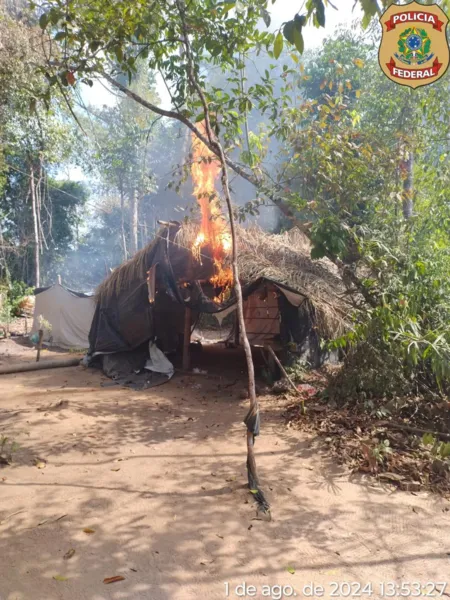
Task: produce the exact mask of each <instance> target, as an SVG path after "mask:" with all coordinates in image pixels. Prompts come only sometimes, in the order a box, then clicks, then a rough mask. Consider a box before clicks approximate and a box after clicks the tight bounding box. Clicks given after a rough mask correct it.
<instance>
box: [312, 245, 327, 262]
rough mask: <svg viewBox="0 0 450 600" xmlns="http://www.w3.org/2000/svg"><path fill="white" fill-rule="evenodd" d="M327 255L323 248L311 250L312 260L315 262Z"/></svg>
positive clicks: (317, 247) (318, 247)
mask: <svg viewBox="0 0 450 600" xmlns="http://www.w3.org/2000/svg"><path fill="white" fill-rule="evenodd" d="M325 254H326V251H325V248H324V247H323V246H316V247H315V248H312V249H311V258H312V259H313V260H315V259H318V258H323V257H324V256H325Z"/></svg>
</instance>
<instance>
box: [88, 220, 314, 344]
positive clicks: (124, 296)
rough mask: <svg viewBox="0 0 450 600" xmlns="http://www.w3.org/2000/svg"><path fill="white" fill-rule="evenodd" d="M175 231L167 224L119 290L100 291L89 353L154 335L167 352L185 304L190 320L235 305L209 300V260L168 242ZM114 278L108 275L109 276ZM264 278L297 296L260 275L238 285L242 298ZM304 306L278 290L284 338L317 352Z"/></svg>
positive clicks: (141, 341)
mask: <svg viewBox="0 0 450 600" xmlns="http://www.w3.org/2000/svg"><path fill="white" fill-rule="evenodd" d="M177 230H178V227H176V226H172V227H169V228H167V229H166V230H165V233H164V235H161V236H158V238H157V239H156V240H155V241H154V242H153V244H151V245H150V246H148V247H147V248H146V249H145V250H143V251H142V252H141V257H140V260H141V261H142V262H141V268H140V271H139V270H138V272H136V273H135V275H134V276H133V277H131V278H129V277H128V279H125V280H126V283H123V282H122V284H121V285H120V286H119V292H117V291H113V292H109V293H106V292H105V291H104V290H103V291H102V290H101V292H100V294H99V295H98V297H97V306H96V311H95V314H94V318H93V321H92V325H91V330H90V333H89V345H90V347H89V353H88V354H89V356H94V355H96V354H107V353H113V352H125V351H131V350H134V349H136V348H138V347H139V346H141V345H142V344H144V343H146V342H148V341H149V340H152V339H155V338H157V339H158V342H159V345H160V347H161V348H162V350H164V351H165V352H170V351H173V350H175V349H176V347H177V346H178V341H179V336H180V335H181V334H182V332H183V322H184V313H185V307H186V306H188V307H190V308H191V309H192V311H193V320H195V318H196V317H197V315H198V314H199V313H201V312H205V313H210V314H212V313H218V312H221V311H223V310H226V309H227V308H229V307H230V306H231V305H233V304H234V303H235V297H234V295H233V294H232V295H231V296H230V298H229V299H228V301H227V302H224V303H222V304H218V303H216V302H214V301H213V300H212V298H213V297H214V296H215V295H216V293H217V290H214V289H213V288H212V286H210V285H208V284H206V285H205V284H204V285H203V287H202V285H200V283H199V281H207V280H208V279H209V278H210V276H211V275H212V274H213V263H212V260H211V259H208V257H207V255H203V257H202V262H201V263H199V262H198V261H193V260H192V254H191V252H190V251H189V250H188V249H186V248H183V247H181V246H179V245H178V244H177V243H176V241H175V240H174V237H175V234H176V231H177ZM167 236H169V237H167ZM155 267H156V272H155V290H154V292H155V295H154V302H152V303H150V302H149V288H148V284H147V279H146V278H147V275H146V274H147V272H148V271H150V269H152V268H155ZM114 276H115V275H114V273H113V274H112V275H111V276H110V278H112V277H114ZM183 282H184V283H183ZM266 282H270V283H273V284H275V285H276V286H277V287H278V288H280V289H285V290H289V291H291V292H293V293H295V294H298V292H297V291H296V290H294V289H292V288H290V287H289V286H286V285H283V284H281V283H279V282H276V281H271V280H268V279H264V278H260V279H258V280H256V281H253V282H251V283H249V284H247V285H245V286H243V296H244V298H246V297H248V296H249V295H250V294H252V293H253V292H254V291H256V290H257V289H258V288H259V287H260V286H262V285H263V284H264V283H266ZM114 289H116V288H114ZM310 308H311V307H310V304H309V303H307V304H305V303H303V304H302V305H301V306H300V307H295V306H293V305H292V304H291V303H290V302H289V301H288V300H287V299H286V298H285V296H284V295H283V294H280V314H281V331H282V337H283V339H284V341H287V340H292V341H295V342H296V343H297V344H299V345H302V344H304V343H305V342H306V341H307V340H308V342H309V344H310V345H312V346H314V347H315V348H316V351H318V337H317V334H316V332H315V330H314V323H313V321H314V311H313V310H312V311H311V310H309V309H310Z"/></svg>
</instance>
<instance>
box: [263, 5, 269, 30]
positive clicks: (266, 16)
mask: <svg viewBox="0 0 450 600" xmlns="http://www.w3.org/2000/svg"><path fill="white" fill-rule="evenodd" d="M261 17H262V18H263V21H264V23H265V24H266V27H270V23H271V18H270V14H269V12H268V11H267V10H266V9H265V8H261Z"/></svg>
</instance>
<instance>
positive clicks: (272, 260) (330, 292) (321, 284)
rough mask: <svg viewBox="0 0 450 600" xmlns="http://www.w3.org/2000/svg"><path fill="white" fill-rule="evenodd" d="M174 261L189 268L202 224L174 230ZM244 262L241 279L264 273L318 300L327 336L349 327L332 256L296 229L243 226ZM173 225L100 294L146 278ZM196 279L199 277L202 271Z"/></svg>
mask: <svg viewBox="0 0 450 600" xmlns="http://www.w3.org/2000/svg"><path fill="white" fill-rule="evenodd" d="M170 229H171V230H173V234H171V235H170V242H169V246H170V260H171V263H172V266H174V265H175V266H174V274H175V276H176V277H179V276H180V274H181V272H182V271H183V269H184V270H185V271H186V270H187V264H186V263H187V260H188V259H187V257H189V259H190V256H191V254H190V252H191V248H192V245H193V242H194V240H195V238H196V236H197V233H198V225H196V224H194V223H188V224H183V225H181V226H180V227H179V228H173V227H171V228H170ZM237 236H238V263H239V272H240V278H241V280H242V281H243V282H245V283H250V282H252V281H255V280H257V279H259V278H261V277H264V278H267V279H270V280H272V281H276V282H279V283H281V284H284V285H286V286H289V287H290V288H292V289H293V290H295V291H296V292H298V293H300V294H302V295H304V296H305V297H306V298H308V299H309V300H310V301H311V303H312V304H313V306H314V308H315V312H316V318H317V321H318V323H317V325H318V327H319V329H320V330H321V332H322V333H323V334H325V335H326V336H330V337H331V336H336V335H340V334H341V333H342V332H343V331H344V330H345V328H346V321H347V316H348V314H349V311H350V307H349V305H348V302H347V300H346V296H345V287H344V285H343V282H342V280H341V278H340V276H339V273H338V270H337V268H336V267H335V265H333V263H332V262H331V261H330V260H328V259H326V258H323V259H320V260H312V259H311V244H310V242H309V241H308V239H307V238H306V236H305V235H304V234H303V233H301V232H300V231H299V230H298V229H296V228H294V229H292V230H291V231H288V232H286V233H283V234H269V233H267V232H265V231H263V230H262V229H261V228H259V227H255V226H252V227H250V228H244V227H241V226H237ZM166 239H167V228H163V229H162V230H160V231H159V233H158V235H157V237H156V238H155V240H153V242H151V244H149V245H148V246H147V247H146V248H144V249H142V250H140V251H139V252H138V253H137V254H136V255H135V256H134V257H133V258H132V259H131V260H129V261H127V262H126V263H124V264H123V265H121V266H120V267H118V268H117V269H115V270H114V272H113V273H112V274H111V275H110V276H109V277H108V278H107V279H106V280H105V281H104V282H103V283H102V284H101V285H100V286H99V288H98V290H97V295H99V296H101V295H103V294H110V293H111V292H115V293H118V292H119V291H120V290H121V289H123V288H124V287H126V286H127V285H128V284H129V282H130V281H131V280H135V279H140V280H145V278H146V276H147V269H148V266H147V262H146V256H147V255H148V254H149V252H150V251H151V250H152V248H154V245H155V244H157V243H166ZM194 278H199V276H198V273H197V272H196V273H195V275H194Z"/></svg>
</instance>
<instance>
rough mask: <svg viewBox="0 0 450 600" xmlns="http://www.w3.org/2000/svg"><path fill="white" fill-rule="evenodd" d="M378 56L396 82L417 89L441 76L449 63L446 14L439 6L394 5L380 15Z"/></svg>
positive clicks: (415, 3) (383, 66)
mask: <svg viewBox="0 0 450 600" xmlns="http://www.w3.org/2000/svg"><path fill="white" fill-rule="evenodd" d="M380 23H381V27H382V29H383V34H382V38H381V44H380V50H379V52H378V59H379V62H380V67H381V68H382V70H383V72H384V74H385V75H386V76H387V77H389V79H391V80H392V81H395V83H399V84H400V85H407V86H409V87H411V88H416V87H419V86H422V85H429V84H430V83H434V82H435V81H437V80H438V79H440V78H441V77H442V76H443V75H444V74H445V72H446V70H447V67H448V64H449V46H448V42H447V35H446V28H447V23H448V18H447V15H446V14H445V13H444V11H443V10H442V9H441V8H440V7H439V6H438V5H437V4H431V5H426V6H425V5H423V4H419V3H417V2H411V3H410V4H404V5H402V6H399V5H398V4H391V6H390V7H389V8H388V9H387V10H386V11H385V12H384V14H383V15H382V16H381V17H380Z"/></svg>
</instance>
